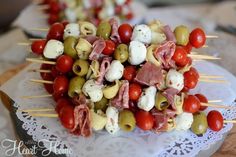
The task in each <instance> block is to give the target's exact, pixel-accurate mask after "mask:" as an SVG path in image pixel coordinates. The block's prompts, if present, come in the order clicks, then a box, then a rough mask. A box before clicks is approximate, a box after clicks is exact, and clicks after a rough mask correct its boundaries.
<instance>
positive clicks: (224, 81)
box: [199, 78, 229, 83]
mask: <svg viewBox="0 0 236 157" xmlns="http://www.w3.org/2000/svg"><path fill="white" fill-rule="evenodd" d="M199 81H200V82H208V83H229V82H228V81H226V80H211V79H206V78H200V79H199Z"/></svg>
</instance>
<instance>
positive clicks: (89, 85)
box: [82, 80, 103, 102]
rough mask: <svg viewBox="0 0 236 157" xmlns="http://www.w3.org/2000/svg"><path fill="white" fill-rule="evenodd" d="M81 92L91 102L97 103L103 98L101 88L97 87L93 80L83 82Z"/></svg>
mask: <svg viewBox="0 0 236 157" xmlns="http://www.w3.org/2000/svg"><path fill="white" fill-rule="evenodd" d="M82 91H83V93H84V94H85V95H86V96H89V97H90V100H91V101H92V102H98V101H100V100H101V99H102V97H103V92H102V86H101V85H97V84H96V83H95V81H94V80H88V81H87V82H85V84H84V86H83V88H82Z"/></svg>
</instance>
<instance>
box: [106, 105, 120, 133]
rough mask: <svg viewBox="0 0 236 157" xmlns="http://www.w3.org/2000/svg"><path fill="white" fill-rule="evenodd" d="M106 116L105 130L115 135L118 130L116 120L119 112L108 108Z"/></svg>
mask: <svg viewBox="0 0 236 157" xmlns="http://www.w3.org/2000/svg"><path fill="white" fill-rule="evenodd" d="M106 116H107V123H106V126H105V128H106V130H107V132H109V133H110V134H115V133H116V132H118V131H119V130H120V127H119V124H118V119H119V111H118V110H117V109H116V108H115V107H112V106H109V107H108V108H107V110H106Z"/></svg>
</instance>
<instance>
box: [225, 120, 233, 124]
mask: <svg viewBox="0 0 236 157" xmlns="http://www.w3.org/2000/svg"><path fill="white" fill-rule="evenodd" d="M224 123H236V120H224Z"/></svg>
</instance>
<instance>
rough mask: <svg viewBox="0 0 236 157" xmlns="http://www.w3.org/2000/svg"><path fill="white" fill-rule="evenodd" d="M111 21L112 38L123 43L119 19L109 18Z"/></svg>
mask: <svg viewBox="0 0 236 157" xmlns="http://www.w3.org/2000/svg"><path fill="white" fill-rule="evenodd" d="M109 23H110V25H111V28H112V31H111V36H110V38H111V40H113V41H114V42H116V43H121V39H120V35H119V33H118V28H119V25H118V21H117V20H116V19H115V18H112V19H110V20H109Z"/></svg>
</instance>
